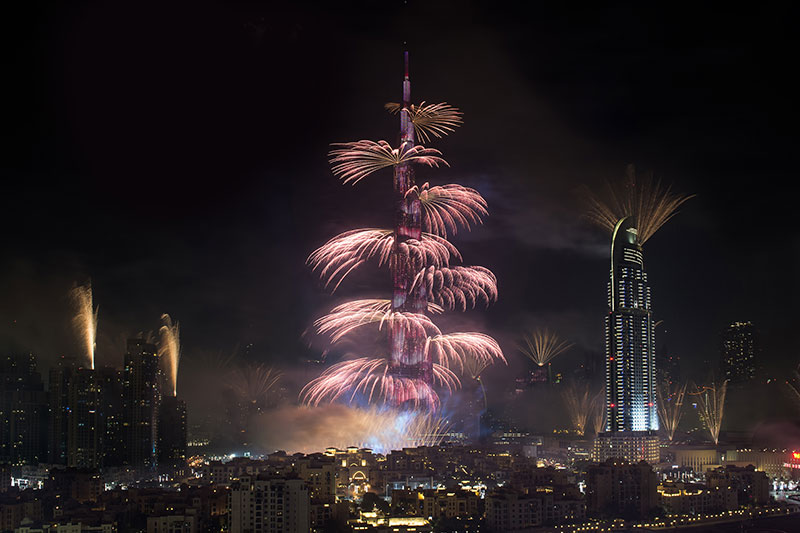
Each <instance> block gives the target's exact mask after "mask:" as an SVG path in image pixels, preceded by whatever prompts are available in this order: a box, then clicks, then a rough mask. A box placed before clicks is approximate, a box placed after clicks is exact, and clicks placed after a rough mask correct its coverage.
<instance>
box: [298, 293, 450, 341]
mask: <svg viewBox="0 0 800 533" xmlns="http://www.w3.org/2000/svg"><path fill="white" fill-rule="evenodd" d="M372 302H374V300H356V301H353V302H348V303H345V304H342V305H339V306H337V307H334V308H333V310H331V312H330V313H328V314H327V315H325V316H323V317H321V318H318V319H317V320H316V321H315V322H314V327H315V328H316V329H317V332H318V333H321V334H324V335H329V336H330V337H331V340H332V341H333V342H337V341H339V340H341V338H342V337H344V336H345V335H347V334H348V333H350V332H352V331H353V330H354V329H356V328H359V327H361V326H365V325H368V324H377V326H378V329H383V328H384V327H387V328H397V329H400V330H402V331H405V332H406V334H416V335H422V336H423V337H427V336H428V335H429V334H434V335H438V334H440V333H441V332H440V331H439V328H437V327H436V324H434V323H433V322H432V321H431V319H430V318H428V317H427V316H426V315H424V314H421V313H404V312H402V311H392V310H391V309H388V310H386V309H384V308H383V306H382V305H381V306H378V305H375V304H373V303H372Z"/></svg>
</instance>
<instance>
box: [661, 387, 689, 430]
mask: <svg viewBox="0 0 800 533" xmlns="http://www.w3.org/2000/svg"><path fill="white" fill-rule="evenodd" d="M686 385H687V384H686V383H684V384H683V385H677V384H676V385H675V386H674V387H673V385H672V383H671V382H670V381H669V380H666V379H665V380H663V381H662V382H660V383H659V384H658V385H657V386H656V397H657V399H658V416H659V417H660V418H661V425H662V427H663V429H664V432H665V433H666V434H667V438H668V439H669V441H670V442H672V439H673V437H675V431H676V430H677V429H678V423H679V422H680V421H681V414H683V398H684V396H685V395H686Z"/></svg>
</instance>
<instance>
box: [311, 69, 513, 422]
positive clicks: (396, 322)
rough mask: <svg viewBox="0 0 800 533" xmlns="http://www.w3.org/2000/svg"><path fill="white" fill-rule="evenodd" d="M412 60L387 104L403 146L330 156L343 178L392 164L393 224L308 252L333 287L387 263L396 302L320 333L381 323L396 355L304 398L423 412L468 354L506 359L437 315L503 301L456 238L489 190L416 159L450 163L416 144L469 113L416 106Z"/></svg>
mask: <svg viewBox="0 0 800 533" xmlns="http://www.w3.org/2000/svg"><path fill="white" fill-rule="evenodd" d="M405 59H406V73H405V80H404V82H403V101H402V103H397V104H387V105H386V108H387V110H388V111H389V112H390V113H392V114H397V115H399V117H400V136H399V142H400V144H399V147H398V148H393V147H392V146H391V145H390V144H389V143H387V142H386V141H378V142H373V141H368V140H361V141H356V142H351V143H341V144H335V145H333V149H332V150H331V153H330V155H331V165H332V170H333V173H334V174H335V175H337V176H338V177H339V178H341V179H342V181H343V182H344V183H350V184H355V183H358V182H359V181H361V180H362V179H364V178H366V177H367V176H369V175H371V174H372V173H374V172H376V171H378V170H381V169H384V168H388V167H393V170H394V173H393V206H394V227H393V228H392V229H376V228H367V229H359V230H352V231H347V232H345V233H342V234H341V235H338V236H337V237H334V238H333V239H331V240H330V241H328V242H327V243H326V244H324V245H323V246H322V247H320V248H319V249H317V250H316V251H315V252H313V253H312V254H311V255H310V256H309V258H308V263H309V265H310V266H311V267H312V268H313V269H314V270H315V271H316V272H318V273H319V275H320V277H321V279H322V281H323V283H324V284H325V286H326V287H329V288H331V289H332V290H333V291H336V290H337V289H338V288H339V287H340V285H341V283H342V281H343V280H344V278H345V277H346V276H347V275H348V274H350V273H351V272H352V271H353V270H355V269H356V268H358V267H360V266H361V265H363V264H364V263H365V262H367V261H369V260H373V259H374V260H375V261H376V262H377V264H378V266H387V267H388V269H389V272H390V277H391V281H392V297H391V299H388V300H374V299H373V300H355V301H351V302H348V303H345V304H342V305H339V306H337V307H335V308H334V309H333V310H332V311H331V312H330V313H329V314H328V315H326V316H323V317H322V318H320V319H319V320H317V321H316V322H315V327H316V330H317V332H319V333H321V334H326V335H328V336H330V338H331V341H332V342H334V343H335V342H338V341H339V340H340V339H342V338H343V337H345V336H346V335H348V334H350V333H351V332H353V331H354V330H356V329H361V328H362V327H364V326H366V325H368V324H372V325H374V326H376V327H377V330H378V332H379V333H380V334H382V336H383V337H382V338H384V339H385V341H386V342H387V346H388V348H387V355H386V356H384V357H378V358H370V357H360V358H356V359H348V360H345V361H342V362H340V363H338V364H335V365H333V366H332V367H330V368H329V369H327V370H326V371H325V372H323V373H322V375H321V376H320V377H318V378H317V379H314V380H312V381H311V382H310V383H309V384H308V385H306V387H305V388H304V389H303V391H302V392H301V397H302V399H303V400H304V402H305V403H307V404H310V405H318V404H320V403H323V402H330V401H335V400H345V401H348V402H350V401H353V400H354V399H355V398H356V397H357V396H359V397H366V398H367V399H368V400H369V401H370V403H372V404H375V403H378V404H380V405H383V406H384V407H386V408H390V409H393V410H395V411H401V412H406V413H413V415H412V418H417V417H419V416H420V415H429V414H431V413H435V412H436V411H437V410H438V409H439V407H440V399H439V395H438V392H437V390H442V389H443V390H445V391H448V392H452V391H453V390H454V389H456V388H457V387H458V386H459V384H460V383H459V380H458V377H457V376H456V374H455V371H462V370H464V364H465V361H466V360H467V358H470V357H471V358H476V359H478V360H480V361H482V362H485V363H487V364H490V363H491V362H493V361H496V360H501V361H505V359H504V356H503V353H502V350H501V349H500V346H499V345H498V344H497V342H496V341H495V340H494V339H492V338H491V337H489V336H488V335H484V334H482V333H449V334H446V333H442V331H441V330H439V328H438V327H437V326H436V325H435V323H434V322H433V321H432V320H431V318H430V316H429V315H432V314H439V313H442V312H444V311H445V310H454V309H459V310H466V309H468V308H472V307H475V306H476V305H478V304H485V305H488V304H489V303H491V302H493V301H494V300H496V298H497V280H496V279H495V277H494V275H493V274H492V273H491V272H490V271H489V270H488V269H486V268H483V267H466V266H455V265H453V264H452V263H453V262H455V261H460V260H461V255H460V254H459V252H458V250H457V249H456V248H455V246H453V245H452V244H451V243H450V242H449V241H448V240H447V235H448V233H449V234H455V233H456V232H457V231H458V229H459V228H464V229H470V227H471V226H473V225H477V224H480V223H481V222H482V220H483V217H484V216H486V215H487V214H488V212H487V209H486V207H487V205H486V202H485V200H484V199H483V197H481V195H480V194H479V193H478V192H477V191H476V190H474V189H470V188H468V187H462V186H460V185H441V186H431V185H430V184H428V183H424V184H423V185H421V186H420V185H417V183H416V176H415V166H417V165H427V166H429V167H438V166H440V165H447V162H446V161H445V160H444V159H443V158H442V154H441V152H439V151H438V150H435V149H432V148H427V147H425V146H422V145H418V144H416V141H417V139H419V140H420V141H423V142H427V141H431V140H433V139H435V138H440V137H442V136H444V135H446V134H448V133H450V132H452V131H454V129H455V128H456V127H458V126H459V125H460V124H461V113H460V112H459V111H458V110H457V109H456V108H454V107H452V106H450V105H448V104H445V103H442V104H426V103H424V102H423V103H421V104H419V105H414V104H412V103H411V83H410V81H409V77H408V54H406V57H405ZM417 423H418V422H415V424H417ZM429 423H430V424H433V425H434V426H435V427H439V424H438V423H437V422H429Z"/></svg>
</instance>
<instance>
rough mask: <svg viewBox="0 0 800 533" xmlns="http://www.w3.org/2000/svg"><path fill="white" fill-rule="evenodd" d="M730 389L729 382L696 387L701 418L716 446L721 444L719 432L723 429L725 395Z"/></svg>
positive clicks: (695, 393)
mask: <svg viewBox="0 0 800 533" xmlns="http://www.w3.org/2000/svg"><path fill="white" fill-rule="evenodd" d="M727 389H728V381H727V380H725V381H723V382H722V384H717V383H714V382H713V381H712V382H711V384H710V385H704V386H702V387H698V386H697V385H695V392H694V393H693V394H694V395H696V396H697V403H698V405H699V406H700V418H702V420H703V423H705V425H706V429H708V433H709V435H710V436H711V440H713V441H714V444H717V443H718V442H719V431H720V429H721V428H722V415H723V412H724V408H725V393H726V392H727Z"/></svg>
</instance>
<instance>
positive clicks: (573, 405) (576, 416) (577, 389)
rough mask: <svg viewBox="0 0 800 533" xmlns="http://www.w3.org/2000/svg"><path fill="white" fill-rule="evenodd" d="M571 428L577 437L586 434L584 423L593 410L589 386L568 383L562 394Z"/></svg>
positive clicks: (592, 397) (592, 398)
mask: <svg viewBox="0 0 800 533" xmlns="http://www.w3.org/2000/svg"><path fill="white" fill-rule="evenodd" d="M562 396H563V398H564V403H565V404H566V406H567V412H568V413H569V419H570V421H571V422H572V427H573V429H575V432H576V433H577V434H578V435H583V434H584V433H585V432H586V423H587V422H588V421H589V416H590V415H591V414H592V411H593V410H594V402H593V400H594V396H593V395H592V393H591V390H590V388H589V385H588V384H586V385H577V384H575V383H570V384H569V385H567V387H566V388H565V389H564V392H563V393H562Z"/></svg>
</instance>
